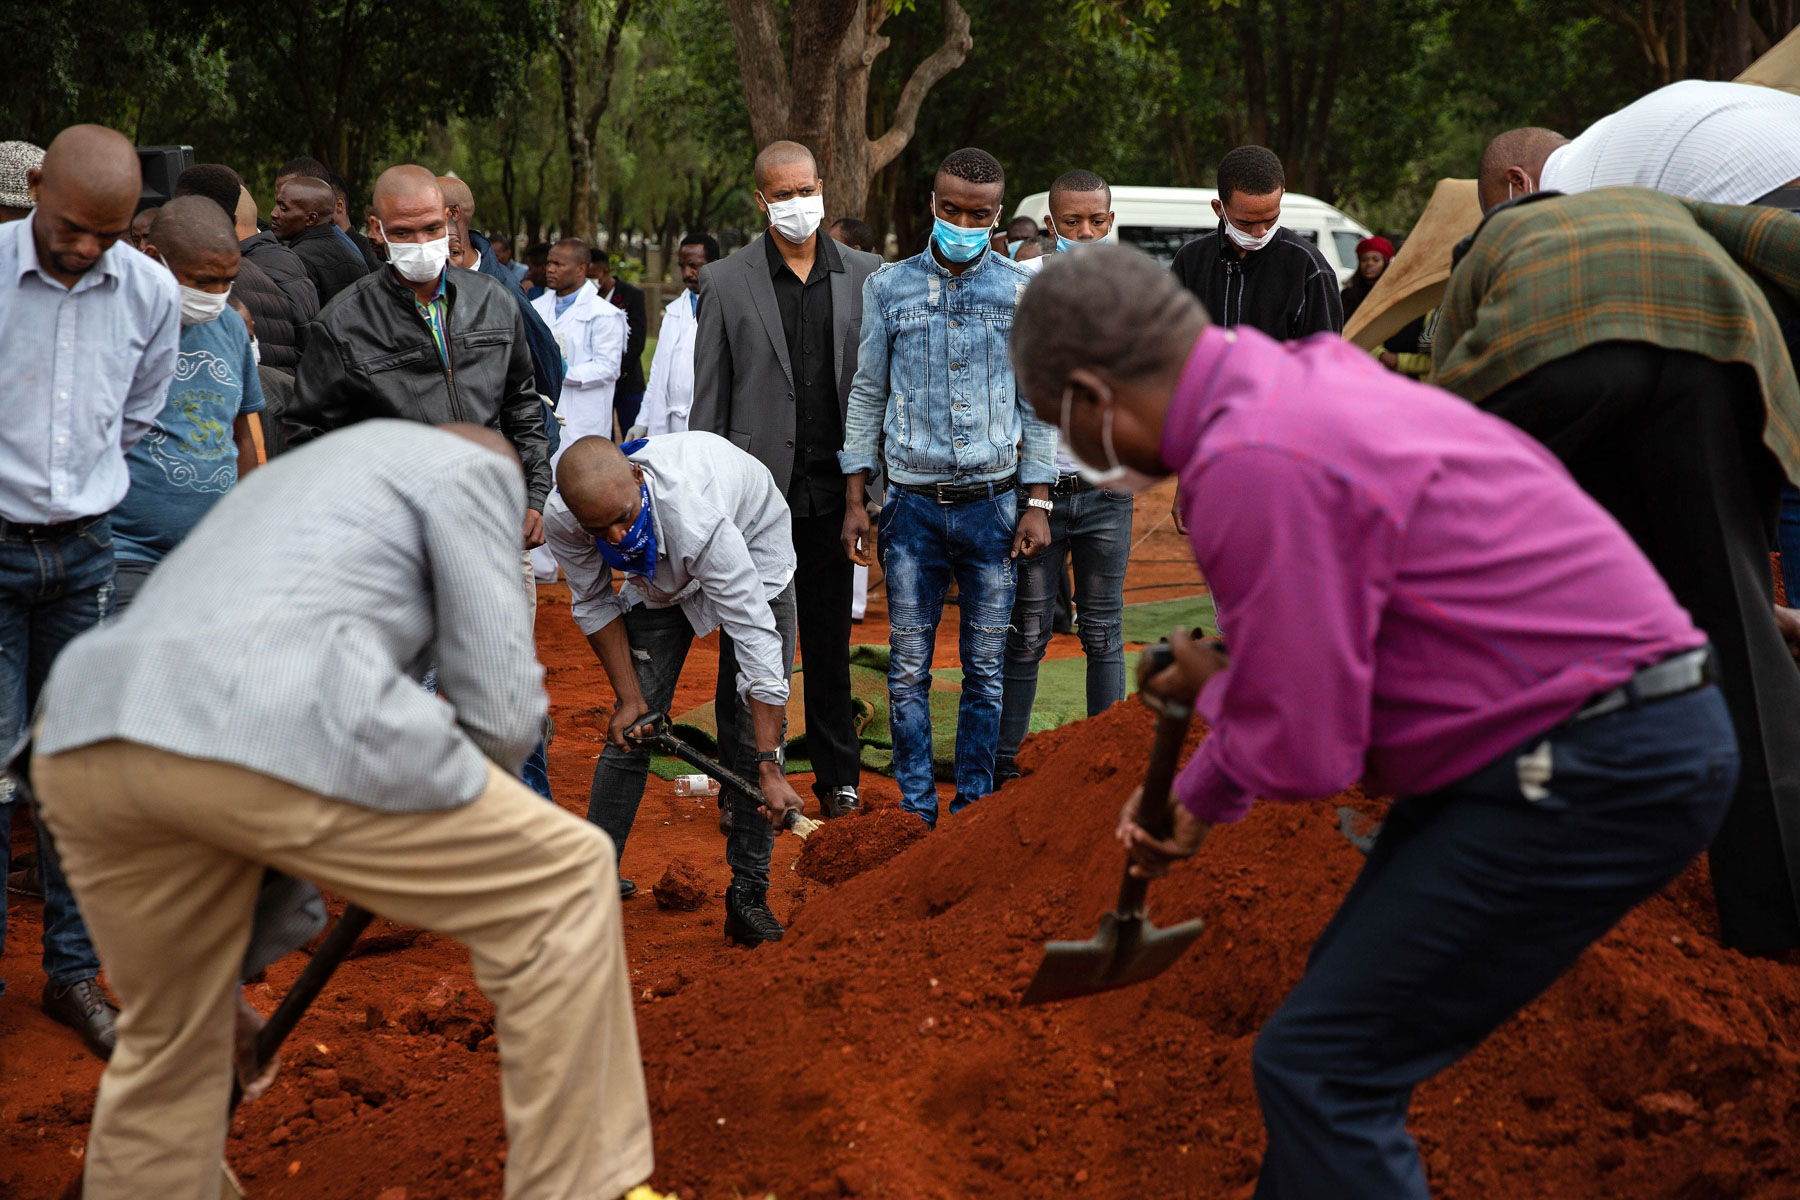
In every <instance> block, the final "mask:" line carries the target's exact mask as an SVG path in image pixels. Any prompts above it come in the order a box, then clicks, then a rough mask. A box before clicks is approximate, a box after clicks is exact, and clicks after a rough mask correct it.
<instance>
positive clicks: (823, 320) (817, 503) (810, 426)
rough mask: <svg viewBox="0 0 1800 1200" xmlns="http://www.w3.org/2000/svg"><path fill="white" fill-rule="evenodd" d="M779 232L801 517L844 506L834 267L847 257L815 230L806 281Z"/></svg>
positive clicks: (771, 237) (775, 260) (778, 269)
mask: <svg viewBox="0 0 1800 1200" xmlns="http://www.w3.org/2000/svg"><path fill="white" fill-rule="evenodd" d="M779 236H780V235H779V234H777V233H775V232H774V231H773V230H771V231H770V232H769V233H768V235H767V236H765V237H764V238H763V244H764V245H765V246H766V247H767V248H768V253H769V274H770V276H771V277H772V279H773V282H774V284H775V306H776V308H777V309H779V310H780V312H781V329H782V332H783V333H784V334H786V335H787V352H788V364H789V367H790V369H791V371H792V373H793V381H794V475H793V479H792V480H791V481H790V482H789V485H788V489H787V498H788V507H789V508H790V509H792V510H793V513H794V515H795V516H797V517H809V516H820V515H824V514H826V513H832V512H842V511H843V508H844V473H843V471H842V469H841V468H839V466H838V458H837V455H838V451H839V450H842V449H843V448H844V416H843V412H842V411H841V410H840V409H839V407H838V394H837V381H836V371H835V369H834V367H833V365H832V354H831V273H832V272H833V271H842V270H843V269H844V261H843V259H842V258H840V257H839V256H838V252H837V244H836V243H835V242H833V241H832V240H831V239H830V238H829V237H826V236H825V235H824V234H823V233H815V234H814V235H813V237H814V238H815V239H816V246H817V249H816V250H815V252H814V255H813V265H812V272H811V273H810V274H809V275H808V276H807V277H806V281H805V282H804V283H802V282H801V280H800V277H799V276H798V275H796V274H794V272H793V271H792V270H790V269H789V268H788V265H787V262H786V261H785V260H784V259H783V258H782V257H781V251H780V249H779V248H778V247H777V246H776V245H775V239H776V238H777V237H779Z"/></svg>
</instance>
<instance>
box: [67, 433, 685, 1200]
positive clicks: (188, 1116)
mask: <svg viewBox="0 0 1800 1200" xmlns="http://www.w3.org/2000/svg"><path fill="white" fill-rule="evenodd" d="M525 488H526V484H525V477H524V474H523V472H522V471H521V468H520V466H519V460H518V456H517V454H516V453H515V452H514V451H513V449H512V447H511V446H510V445H508V444H507V442H506V441H505V440H504V439H503V438H502V437H501V436H500V435H499V434H498V433H495V432H493V431H492V430H488V429H483V428H481V427H479V426H471V425H449V426H444V427H440V428H432V427H428V426H425V425H422V424H419V423H416V422H412V421H390V420H372V421H364V422H362V423H360V424H358V425H356V426H354V427H353V428H350V429H346V430H343V431H341V432H338V433H333V434H330V435H328V436H326V437H324V438H321V439H319V440H318V441H317V442H315V443H313V444H311V445H308V446H304V447H302V448H300V449H298V450H295V451H292V452H290V453H288V454H284V455H283V456H281V457H280V458H278V459H276V460H275V461H274V462H272V463H270V464H269V465H268V466H267V467H265V468H263V469H262V470H260V471H258V472H256V473H255V474H254V475H251V476H250V477H249V478H247V479H246V480H244V481H243V483H241V484H239V485H238V487H236V488H234V489H233V490H232V491H231V493H230V494H229V495H227V496H226V497H225V498H224V499H223V500H221V501H220V502H219V503H218V504H217V505H216V506H215V507H214V508H213V509H212V511H211V512H209V513H208V514H207V515H206V517H205V518H203V519H202V520H201V522H200V524H199V525H198V526H196V527H195V529H194V531H193V532H192V533H191V534H189V535H188V537H187V539H186V540H185V541H183V542H182V544H181V545H180V546H178V547H177V548H176V549H175V551H174V553H172V554H170V555H169V557H168V558H166V559H164V560H163V563H162V565H161V566H160V567H159V568H158V569H157V571H156V574H155V575H154V576H152V577H151V579H150V581H149V582H148V583H147V584H145V585H144V588H143V590H142V591H141V592H139V593H138V596H137V598H136V600H135V601H134V602H133V604H132V606H131V608H130V609H129V610H128V611H127V612H126V613H125V615H124V616H123V617H122V618H120V619H119V620H118V621H117V622H115V623H113V624H111V625H108V626H104V627H102V628H100V629H97V630H94V631H93V632H91V633H89V634H86V635H84V636H82V637H80V638H77V639H76V640H75V641H74V642H72V643H71V644H70V645H69V647H68V649H67V650H66V651H64V653H63V655H62V657H61V658H59V659H58V660H57V664H56V666H55V668H54V669H53V670H52V672H51V675H50V679H49V681H48V683H46V685H45V689H44V700H43V710H42V711H43V716H42V722H41V725H40V727H39V731H38V736H37V756H36V758H35V759H34V760H33V765H32V772H33V775H34V777H35V781H36V785H37V791H38V798H39V802H40V809H41V811H42V813H43V819H44V821H45V823H46V824H47V825H48V826H49V827H50V829H51V831H52V832H53V833H54V834H55V837H56V840H57V843H58V845H59V846H60V847H61V850H62V856H63V863H64V866H65V868H66V869H67V872H68V877H69V881H70V883H71V884H72V885H73V886H74V889H75V892H76V894H77V896H78V897H79V898H80V902H81V906H82V911H83V912H84V913H85V914H86V915H87V918H88V923H89V926H90V928H91V929H92V932H93V937H94V943H95V945H96V946H98V947H99V948H100V950H101V953H102V955H103V956H104V958H105V961H106V964H107V973H108V976H109V978H110V980H111V983H112V986H113V988H114V990H115V991H116V992H117V993H118V996H119V999H120V1001H121V1002H122V1004H121V1007H122V1010H123V1016H122V1017H121V1019H120V1022H119V1047H118V1053H117V1054H115V1055H114V1056H113V1059H112V1063H111V1065H110V1068H109V1069H108V1071H107V1073H106V1075H105V1076H104V1077H103V1078H102V1079H101V1082H100V1095H99V1099H98V1100H97V1102H96V1104H95V1108H94V1121H93V1126H92V1130H91V1132H90V1134H89V1144H88V1151H87V1155H86V1160H85V1176H86V1177H85V1181H84V1182H85V1193H84V1194H85V1195H86V1196H87V1197H88V1200H96V1198H100V1200H110V1198H112V1197H120V1198H121V1200H122V1198H124V1197H137V1196H199V1195H203V1194H205V1193H206V1192H207V1189H208V1186H209V1185H210V1187H211V1190H212V1192H213V1194H217V1191H218V1180H217V1176H218V1163H219V1156H220V1154H221V1153H222V1152H223V1150H224V1148H225V1146H224V1143H225V1134H226V1106H227V1103H228V1101H229V1099H230V1090H231V1074H230V1072H229V1070H228V1069H227V1063H228V1062H230V1060H231V1057H232V1027H233V1017H232V1014H233V1010H234V1005H235V1003H236V1001H235V996H234V993H235V992H236V991H237V981H238V973H239V969H240V967H241V966H242V964H243V962H244V951H245V944H246V942H247V941H248V942H251V943H252V944H253V945H254V946H256V947H258V948H259V950H261V951H262V952H261V953H259V954H258V955H257V959H258V961H268V958H269V957H270V954H269V953H268V952H267V951H268V949H269V948H267V947H265V946H264V945H263V944H264V943H266V942H268V941H269V940H270V935H271V933H273V932H275V931H274V930H272V929H271V927H270V926H269V925H268V924H263V925H261V926H259V925H258V921H257V918H258V917H259V916H261V915H262V914H260V913H258V912H257V911H256V901H257V894H258V885H259V883H260V881H261V880H262V877H263V873H264V870H265V868H274V869H275V870H277V871H280V872H282V873H284V874H286V875H289V876H293V877H295V878H298V879H303V880H308V881H310V882H312V883H315V884H318V885H320V886H322V887H325V888H328V889H330V890H331V891H334V892H336V893H338V894H339V895H341V896H343V897H345V898H346V899H348V900H350V901H352V902H353V903H356V904H359V905H362V906H363V907H365V908H368V909H371V910H373V911H375V912H377V913H381V914H383V915H385V916H389V917H392V918H393V919H395V920H397V921H401V922H404V923H406V924H410V925H418V926H422V927H424V928H427V929H434V930H437V931H439V932H442V933H446V934H449V935H450V936H451V937H454V938H456V939H458V940H460V941H462V942H464V943H465V944H466V945H467V946H468V947H469V949H470V951H471V954H472V957H473V960H474V967H475V978H476V981H477V982H478V983H479V984H480V985H481V987H482V990H483V991H485V992H486V993H487V994H488V996H489V998H490V999H492V1000H493V1001H494V1004H495V1007H496V1008H497V1010H498V1013H499V1016H498V1019H497V1020H496V1022H495V1027H496V1028H497V1029H498V1031H499V1038H500V1063H501V1103H502V1106H503V1108H504V1110H505V1115H506V1125H507V1129H508V1132H509V1134H510V1135H511V1139H512V1146H511V1154H510V1156H509V1157H508V1159H507V1163H506V1195H507V1196H508V1197H509V1198H510V1200H520V1198H524V1197H530V1198H533V1200H562V1198H563V1197H569V1196H592V1197H595V1198H596V1200H599V1198H601V1197H617V1196H618V1195H619V1194H620V1193H622V1192H623V1191H624V1190H625V1189H626V1188H628V1187H630V1186H632V1185H633V1184H636V1183H639V1182H641V1181H642V1180H643V1179H644V1178H645V1177H647V1176H648V1175H649V1174H650V1170H651V1157H650V1123H649V1113H648V1109H647V1107H646V1103H645V1093H644V1081H643V1074H642V1068H641V1066H640V1065H639V1058H638V1043H637V1032H636V1028H635V1025H634V1024H633V1019H632V1013H631V993H630V978H629V974H628V970H627V967H626V962H625V951H624V945H623V942H622V940H621V937H620V921H619V894H618V876H617V870H616V868H615V866H614V862H615V855H614V853H613V848H612V844H611V842H609V841H608V840H607V837H606V835H605V834H604V833H603V832H601V831H600V830H599V829H597V828H595V827H594V826H592V825H590V824H588V823H587V822H586V821H583V820H580V819H579V818H577V817H575V816H573V815H571V814H569V813H567V812H564V811H563V810H562V809H560V808H557V807H556V806H555V805H552V804H545V803H544V802H543V800H541V799H540V798H538V797H537V796H536V795H535V794H533V793H532V792H531V791H530V790H529V789H528V788H527V787H526V786H525V785H524V784H522V783H520V782H519V780H518V779H517V777H516V772H517V770H518V767H519V764H520V763H521V762H522V761H524V758H525V756H526V754H528V753H529V752H530V751H531V749H532V747H533V746H534V745H535V744H536V742H537V740H538V727H539V722H540V721H541V719H542V717H543V715H544V710H545V706H546V702H545V697H544V689H543V683H542V680H543V670H542V668H541V667H539V665H538V661H537V655H536V654H535V653H534V652H533V646H532V634H531V616H530V614H529V613H527V611H526V609H525V606H524V605H522V604H520V603H519V529H520V528H521V525H522V523H523V521H524V519H525ZM277 527H279V528H280V529H281V531H282V532H281V535H280V536H278V537H269V536H268V535H267V534H268V530H270V529H273V528H277ZM428 662H435V663H436V664H437V676H438V685H439V687H440V689H441V693H442V699H440V698H439V697H437V696H432V695H429V694H427V693H426V692H424V691H423V690H421V689H420V687H419V686H418V684H417V682H416V679H417V677H418V674H419V672H420V670H422V669H423V667H424V666H425V664H426V663H428ZM446 701H448V703H446ZM302 936H303V935H302ZM292 948H293V947H292V944H291V939H290V943H289V944H288V945H285V946H275V947H273V950H275V951H276V952H280V951H284V950H287V949H292Z"/></svg>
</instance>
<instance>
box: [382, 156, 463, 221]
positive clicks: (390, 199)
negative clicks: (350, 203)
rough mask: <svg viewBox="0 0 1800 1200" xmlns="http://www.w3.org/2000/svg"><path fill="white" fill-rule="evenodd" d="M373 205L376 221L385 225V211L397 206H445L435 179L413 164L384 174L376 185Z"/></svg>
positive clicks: (395, 168) (391, 169) (390, 169)
mask: <svg viewBox="0 0 1800 1200" xmlns="http://www.w3.org/2000/svg"><path fill="white" fill-rule="evenodd" d="M372 202H373V204H374V208H375V215H376V217H378V218H379V219H380V220H381V221H382V222H383V223H386V221H387V216H386V214H385V212H384V210H386V209H389V208H392V207H393V206H395V205H397V204H400V205H404V204H411V203H429V204H431V205H433V206H434V207H437V208H443V207H444V206H445V204H446V201H445V199H444V189H443V188H442V187H440V186H439V185H438V178H437V176H436V175H433V174H432V173H431V172H430V171H427V170H426V169H425V168H424V167H421V166H418V165H417V164H414V163H402V164H401V165H400V166H397V167H389V168H388V169H387V170H385V171H383V172H382V173H381V177H380V178H379V179H377V180H376V181H375V192H374V195H373V197H372Z"/></svg>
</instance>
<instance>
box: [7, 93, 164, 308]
mask: <svg viewBox="0 0 1800 1200" xmlns="http://www.w3.org/2000/svg"><path fill="white" fill-rule="evenodd" d="M25 180H26V184H27V186H28V187H30V188H34V189H36V191H37V197H38V203H37V209H36V211H35V212H34V213H33V214H32V236H33V238H34V239H35V240H36V242H37V250H38V259H39V261H40V262H44V263H46V264H48V266H49V268H50V272H51V274H52V275H54V276H56V277H57V278H59V279H61V280H62V281H63V282H64V283H72V282H73V281H74V280H75V279H76V278H77V277H79V276H81V275H83V274H85V273H86V272H87V271H88V269H89V268H90V267H92V266H93V265H94V264H95V263H96V262H98V261H100V256H101V255H103V254H105V253H106V251H107V250H108V249H109V248H111V246H112V244H113V243H114V242H116V241H118V240H119V239H120V238H121V237H124V236H125V235H126V234H127V233H129V232H130V230H131V218H132V214H133V213H134V212H135V211H136V210H137V201H138V190H139V188H140V187H142V185H143V176H142V173H141V172H140V171H139V170H138V160H137V151H136V150H134V149H133V148H132V145H131V142H130V141H129V140H128V139H127V138H126V137H125V135H124V134H121V133H117V132H115V131H114V130H111V129H108V128H106V127H105V126H103V125H71V126H69V128H67V129H65V130H63V131H62V132H61V133H59V134H57V135H56V140H55V141H53V142H51V143H50V148H49V149H48V150H46V151H44V161H43V163H42V164H41V165H40V166H36V167H32V168H30V169H29V170H27V171H26V172H25Z"/></svg>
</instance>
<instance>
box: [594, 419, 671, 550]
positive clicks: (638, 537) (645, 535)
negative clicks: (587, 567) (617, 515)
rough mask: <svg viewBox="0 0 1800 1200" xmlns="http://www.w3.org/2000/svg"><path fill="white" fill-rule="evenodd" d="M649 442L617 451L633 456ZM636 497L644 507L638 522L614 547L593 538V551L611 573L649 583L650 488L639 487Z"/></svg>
mask: <svg viewBox="0 0 1800 1200" xmlns="http://www.w3.org/2000/svg"><path fill="white" fill-rule="evenodd" d="M648 440H649V439H648V438H639V439H638V440H637V441H635V442H626V443H625V444H624V445H623V446H620V447H619V450H620V451H621V452H622V453H624V454H625V455H626V456H630V455H633V454H636V453H637V452H638V451H639V450H642V449H643V448H644V443H645V442H647V441H648ZM638 494H639V495H640V496H641V497H643V504H642V505H641V506H640V507H639V508H638V515H637V520H635V521H633V522H632V523H631V528H630V529H628V530H626V531H625V536H624V537H623V538H622V539H620V541H619V544H618V545H616V546H615V545H613V544H612V543H611V542H609V541H607V540H606V539H605V538H595V539H594V547H595V549H597V550H599V551H600V557H601V558H603V559H605V560H606V565H607V566H609V567H611V568H612V569H613V570H615V571H625V572H628V573H629V574H632V575H642V576H643V577H644V578H646V579H649V578H650V577H651V576H653V575H655V574H656V526H655V524H654V523H653V522H652V521H651V520H650V485H649V484H643V483H640V484H639V485H638Z"/></svg>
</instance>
